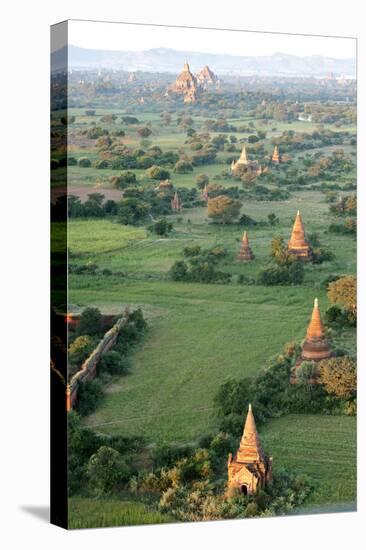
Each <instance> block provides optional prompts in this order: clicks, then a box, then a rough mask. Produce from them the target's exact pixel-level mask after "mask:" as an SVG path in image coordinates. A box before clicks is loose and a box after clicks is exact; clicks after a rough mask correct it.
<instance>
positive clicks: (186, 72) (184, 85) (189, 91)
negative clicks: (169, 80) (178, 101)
mask: <svg viewBox="0 0 366 550" xmlns="http://www.w3.org/2000/svg"><path fill="white" fill-rule="evenodd" d="M169 90H170V91H172V92H175V93H179V94H183V101H184V103H194V102H195V101H196V99H197V92H198V82H197V78H196V77H195V76H194V74H192V73H191V70H190V68H189V65H188V62H187V61H186V62H185V63H184V65H183V71H182V72H181V73H180V74H179V75H178V76H177V78H176V81H175V83H174V84H173V85H172V86H170V87H169Z"/></svg>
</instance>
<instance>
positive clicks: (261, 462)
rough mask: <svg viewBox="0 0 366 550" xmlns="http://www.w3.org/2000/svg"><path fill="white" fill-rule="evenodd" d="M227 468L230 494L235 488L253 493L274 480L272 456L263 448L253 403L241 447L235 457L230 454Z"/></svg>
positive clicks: (249, 409)
mask: <svg viewBox="0 0 366 550" xmlns="http://www.w3.org/2000/svg"><path fill="white" fill-rule="evenodd" d="M227 469H228V485H227V487H228V495H229V496H230V494H232V493H233V492H234V491H235V490H239V491H240V492H241V493H242V494H245V495H251V494H253V493H255V492H256V491H257V490H258V489H260V488H262V487H264V486H265V485H266V484H267V483H268V482H269V481H271V480H272V458H271V457H267V456H266V455H265V454H264V452H263V450H262V447H261V443H260V441H259V436H258V433H257V428H256V425H255V420H254V416H253V412H252V406H251V405H249V408H248V414H247V418H246V420H245V425H244V432H243V435H242V438H241V441H240V446H239V449H238V451H237V453H236V455H235V457H233V455H232V454H231V453H230V454H229V459H228V463H227Z"/></svg>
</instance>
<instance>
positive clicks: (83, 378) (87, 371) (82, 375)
mask: <svg viewBox="0 0 366 550" xmlns="http://www.w3.org/2000/svg"><path fill="white" fill-rule="evenodd" d="M127 321H128V317H127V316H126V315H123V316H122V317H121V318H120V319H118V321H117V322H116V323H115V324H114V325H113V327H112V328H111V329H109V330H108V331H107V332H106V333H105V335H104V336H103V338H102V339H101V340H100V342H99V344H98V345H97V346H96V348H95V349H94V350H93V351H92V352H91V354H90V355H89V357H88V358H87V359H85V361H84V363H83V364H82V365H81V367H80V370H78V372H77V373H75V374H74V376H73V377H72V378H71V379H70V382H69V386H70V401H69V408H72V407H73V406H74V405H75V402H76V399H77V392H78V387H79V385H80V384H83V383H84V382H87V381H88V380H93V378H95V376H96V373H97V365H98V362H99V360H100V358H101V356H102V355H103V354H104V353H106V352H107V351H109V350H110V349H111V348H112V347H113V345H114V344H115V342H116V340H117V337H118V334H119V332H120V330H121V328H122V327H123V326H124V325H125V324H126V323H127Z"/></svg>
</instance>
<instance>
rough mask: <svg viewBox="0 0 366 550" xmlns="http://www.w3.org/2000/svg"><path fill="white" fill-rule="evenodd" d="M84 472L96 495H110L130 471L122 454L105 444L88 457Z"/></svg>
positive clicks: (125, 479) (126, 478) (127, 476)
mask: <svg viewBox="0 0 366 550" xmlns="http://www.w3.org/2000/svg"><path fill="white" fill-rule="evenodd" d="M86 472H87V476H88V478H89V486H90V489H91V491H92V492H93V493H94V494H95V495H96V496H97V497H101V496H102V495H110V494H111V493H112V492H113V491H115V490H116V489H117V487H118V486H119V485H120V484H121V483H123V482H124V481H127V480H128V478H129V475H130V473H131V471H130V468H129V466H128V465H127V463H126V460H125V459H124V458H123V457H122V455H121V454H120V453H119V452H118V451H116V450H115V449H112V448H111V447H105V446H102V447H99V449H98V451H97V452H96V453H95V454H93V455H92V456H91V457H90V459H89V462H88V465H87V469H86Z"/></svg>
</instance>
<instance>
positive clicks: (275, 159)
mask: <svg viewBox="0 0 366 550" xmlns="http://www.w3.org/2000/svg"><path fill="white" fill-rule="evenodd" d="M280 162H281V155H280V152H279V150H278V146H277V145H275V148H274V151H273V155H272V163H273V164H280Z"/></svg>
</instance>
